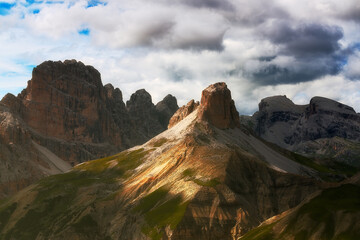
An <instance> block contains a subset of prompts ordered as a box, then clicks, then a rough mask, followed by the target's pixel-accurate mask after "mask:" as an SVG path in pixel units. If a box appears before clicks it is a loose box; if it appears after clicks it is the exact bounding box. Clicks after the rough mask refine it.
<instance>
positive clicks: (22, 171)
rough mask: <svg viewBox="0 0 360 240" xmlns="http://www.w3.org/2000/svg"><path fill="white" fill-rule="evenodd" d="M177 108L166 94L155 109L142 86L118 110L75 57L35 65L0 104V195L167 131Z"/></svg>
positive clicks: (114, 91)
mask: <svg viewBox="0 0 360 240" xmlns="http://www.w3.org/2000/svg"><path fill="white" fill-rule="evenodd" d="M177 108H178V106H177V103H176V99H175V98H174V97H173V96H171V95H168V96H166V97H165V98H164V100H163V101H161V102H159V103H158V104H157V105H156V106H155V105H154V104H153V103H152V99H151V96H150V94H149V93H147V92H146V91H145V90H144V89H142V90H138V91H137V92H135V93H134V94H133V95H132V96H131V99H130V100H129V101H127V103H126V105H125V103H124V102H123V98H122V93H121V91H120V90H119V89H118V88H114V87H113V86H112V85H111V84H107V85H105V86H103V84H102V81H101V76H100V73H99V72H98V71H97V70H96V69H95V68H93V67H91V66H86V65H84V64H83V63H81V62H77V61H75V60H66V61H64V62H60V61H58V62H53V61H47V62H44V63H42V64H40V65H39V66H37V67H35V68H34V70H33V74H32V79H31V80H30V81H29V82H28V86H27V88H26V89H24V90H23V91H22V92H21V93H20V94H19V95H18V96H17V97H15V96H14V95H12V94H7V95H6V96H5V97H4V98H3V99H2V100H1V102H0V150H1V151H0V198H2V197H4V196H7V195H11V194H12V193H14V192H16V191H18V190H19V189H21V188H23V187H25V186H27V185H29V184H31V183H33V182H34V181H35V180H37V179H40V178H42V177H43V176H46V175H51V174H56V173H62V172H66V171H67V170H69V169H70V168H71V166H72V165H75V164H78V163H80V162H83V161H88V160H91V159H96V158H99V157H103V156H106V155H109V154H113V153H116V152H119V151H121V150H124V149H127V148H129V147H132V146H135V145H138V144H142V143H144V142H146V141H147V140H149V139H150V138H152V137H154V136H155V135H157V134H159V133H160V132H162V131H164V130H166V127H167V124H168V121H169V119H170V117H171V116H172V114H173V113H174V112H175V111H176V110H177Z"/></svg>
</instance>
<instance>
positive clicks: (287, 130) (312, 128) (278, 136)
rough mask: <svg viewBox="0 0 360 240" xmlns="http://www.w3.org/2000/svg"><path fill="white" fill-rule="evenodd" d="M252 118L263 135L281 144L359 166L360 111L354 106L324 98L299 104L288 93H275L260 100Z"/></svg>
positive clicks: (259, 133)
mask: <svg viewBox="0 0 360 240" xmlns="http://www.w3.org/2000/svg"><path fill="white" fill-rule="evenodd" d="M252 121H253V122H254V131H255V132H256V133H257V134H258V135H259V136H260V137H262V138H264V139H265V140H267V141H270V142H273V143H275V144H277V145H279V146H281V147H284V148H287V149H289V150H291V151H297V152H299V153H303V154H306V155H312V156H316V155H317V154H322V155H324V153H325V155H328V156H327V157H329V158H333V157H335V158H336V159H338V160H339V161H345V162H346V163H348V164H351V165H355V166H360V162H359V161H360V158H359V157H356V156H354V154H353V153H354V152H356V153H357V152H359V151H360V149H359V147H356V146H358V144H356V143H358V142H359V141H360V114H358V113H356V112H355V111H354V109H353V108H352V107H349V106H346V105H344V104H342V103H339V102H337V101H334V100H331V99H328V98H323V97H314V98H312V99H311V100H310V103H309V104H308V105H296V104H294V103H293V102H292V101H291V100H290V99H288V98H286V96H274V97H269V98H265V99H263V100H261V102H260V104H259V111H258V112H256V113H255V114H254V115H253V117H252ZM354 147H355V148H354Z"/></svg>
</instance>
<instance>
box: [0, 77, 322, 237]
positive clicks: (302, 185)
mask: <svg viewBox="0 0 360 240" xmlns="http://www.w3.org/2000/svg"><path fill="white" fill-rule="evenodd" d="M209 89H211V92H209V91H208V90H209ZM140 94H142V93H140ZM134 98H136V96H134ZM134 101H135V100H134ZM231 103H232V100H231V93H230V90H229V89H227V86H226V84H225V83H219V84H214V85H211V86H209V87H208V88H207V89H206V90H205V91H203V94H202V101H201V103H200V105H199V106H197V107H196V105H197V104H196V103H195V102H194V101H191V102H190V103H189V104H188V105H187V106H184V107H182V108H180V109H179V110H178V111H177V113H175V115H174V117H173V119H174V120H173V123H172V126H171V127H170V128H169V129H168V130H166V131H164V132H162V133H161V134H159V135H157V136H155V137H154V138H152V139H151V140H149V141H148V142H146V143H145V144H143V145H141V146H136V147H133V148H131V149H128V150H125V151H123V152H120V153H118V154H116V155H113V156H110V157H106V158H102V159H98V160H94V161H89V162H84V163H81V164H79V165H77V166H75V167H74V168H73V169H72V170H71V171H69V172H68V173H65V174H60V175H55V176H51V177H48V178H45V179H43V180H41V181H40V182H38V183H37V184H34V185H31V186H30V187H28V188H27V189H24V190H23V191H21V192H19V193H18V194H16V195H15V196H14V197H12V198H11V199H9V200H8V201H7V202H6V203H2V204H0V217H1V221H0V232H1V233H0V236H1V237H0V239H1V238H2V239H22V238H28V239H64V238H66V239H92V240H94V239H238V238H239V237H241V236H242V235H244V234H246V233H247V232H248V231H249V230H251V229H252V228H254V227H256V226H258V225H259V224H260V223H261V222H263V221H265V220H267V219H268V218H270V217H273V216H275V215H278V214H280V213H282V212H284V211H287V210H289V209H291V208H293V207H296V206H298V205H299V204H300V203H301V202H302V201H304V200H305V199H306V198H308V197H309V196H311V194H313V193H315V192H316V191H319V190H321V189H323V188H326V187H328V185H329V184H327V183H323V182H321V181H319V180H317V179H315V178H314V177H312V176H316V174H317V172H316V170H315V169H311V168H309V167H307V166H304V165H302V164H300V163H298V162H296V161H295V160H294V159H292V158H290V157H288V156H286V155H284V154H282V153H281V152H278V151H277V150H276V149H273V148H271V147H270V146H268V145H266V144H265V143H264V142H262V141H261V140H259V139H258V138H257V137H255V136H253V135H251V134H250V133H249V132H244V131H242V129H241V128H239V127H237V126H236V125H237V118H236V117H234V116H233V115H232V114H233V113H234V112H236V109H234V108H233V106H232V104H231ZM130 105H131V104H130ZM135 105H136V104H135ZM224 107H225V108H224ZM234 110H235V111H234ZM204 114H205V115H204ZM24 206H27V207H24ZM35 219H36V221H35Z"/></svg>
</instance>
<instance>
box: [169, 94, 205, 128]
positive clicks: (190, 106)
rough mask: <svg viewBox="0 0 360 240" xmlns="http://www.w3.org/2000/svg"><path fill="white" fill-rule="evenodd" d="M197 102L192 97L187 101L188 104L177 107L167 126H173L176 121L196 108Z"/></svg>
mask: <svg viewBox="0 0 360 240" xmlns="http://www.w3.org/2000/svg"><path fill="white" fill-rule="evenodd" d="M198 106H199V102H195V101H194V99H193V100H191V101H190V102H188V104H186V105H184V106H182V107H181V108H179V109H178V110H177V111H176V112H175V113H174V115H173V116H172V117H171V118H170V121H169V126H168V128H171V127H173V126H174V125H176V124H177V123H178V122H180V121H181V120H183V119H184V118H186V117H187V116H188V115H189V114H190V113H192V112H193V111H194V110H196V109H197V107H198Z"/></svg>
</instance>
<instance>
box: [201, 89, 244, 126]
mask: <svg viewBox="0 0 360 240" xmlns="http://www.w3.org/2000/svg"><path fill="white" fill-rule="evenodd" d="M198 117H199V119H200V120H204V121H207V122H209V123H211V124H212V125H214V126H215V127H217V128H220V129H226V128H234V127H238V126H239V125H240V122H239V113H238V111H237V110H236V107H235V104H234V101H233V100H232V98H231V92H230V90H229V89H228V88H227V85H226V83H224V82H219V83H215V84H212V85H210V86H209V87H207V88H206V89H204V90H203V91H202V95H201V102H200V109H199V112H198Z"/></svg>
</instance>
